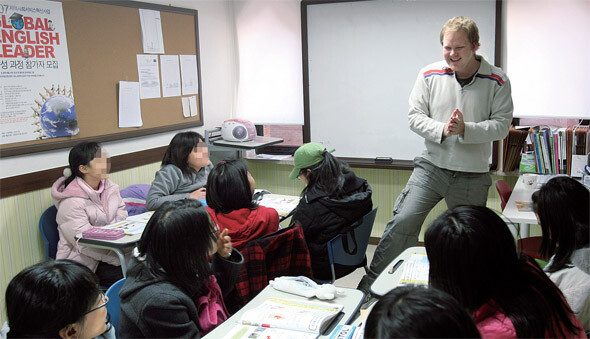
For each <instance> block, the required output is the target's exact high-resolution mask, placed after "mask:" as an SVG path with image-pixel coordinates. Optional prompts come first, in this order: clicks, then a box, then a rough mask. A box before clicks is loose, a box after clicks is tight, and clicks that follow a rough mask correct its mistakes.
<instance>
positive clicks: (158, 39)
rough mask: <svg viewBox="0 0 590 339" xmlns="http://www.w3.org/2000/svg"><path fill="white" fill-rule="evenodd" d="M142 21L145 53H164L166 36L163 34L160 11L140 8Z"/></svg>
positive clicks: (140, 19)
mask: <svg viewBox="0 0 590 339" xmlns="http://www.w3.org/2000/svg"><path fill="white" fill-rule="evenodd" d="M139 21H140V22H141V38H142V41H143V52H144V53H152V54H154V53H164V38H163V36H162V19H161V18H160V11H154V10H151V9H141V8H140V9H139Z"/></svg>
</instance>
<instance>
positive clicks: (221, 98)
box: [0, 0, 236, 178]
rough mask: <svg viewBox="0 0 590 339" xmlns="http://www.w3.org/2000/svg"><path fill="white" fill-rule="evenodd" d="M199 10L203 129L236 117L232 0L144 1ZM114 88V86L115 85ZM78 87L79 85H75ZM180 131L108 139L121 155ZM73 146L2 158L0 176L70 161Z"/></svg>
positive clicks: (161, 143) (164, 142) (110, 148)
mask: <svg viewBox="0 0 590 339" xmlns="http://www.w3.org/2000/svg"><path fill="white" fill-rule="evenodd" d="M144 2H151V3H157V4H162V5H172V6H176V7H185V8H190V9H196V10H198V11H199V38H200V56H201V81H202V84H203V88H202V93H201V95H202V102H203V120H204V126H202V127H199V128H196V129H194V130H195V131H197V132H201V133H202V132H203V131H204V130H205V129H211V128H213V127H215V126H219V125H221V123H222V122H223V121H224V120H227V119H229V118H231V117H232V112H233V110H234V91H235V85H236V80H235V79H236V66H235V65H236V62H235V61H236V60H235V56H236V52H235V41H234V30H233V27H234V24H233V12H232V11H233V10H232V7H231V3H230V2H229V1H183V0H168V1H156V0H152V1H144ZM113 90H114V89H113ZM74 91H75V88H74ZM179 100H180V99H179ZM177 132H178V131H173V132H167V133H159V134H155V135H149V136H145V137H139V138H132V139H125V140H119V141H113V142H107V143H104V144H103V145H104V146H105V147H106V149H107V150H108V152H109V154H110V155H120V154H126V153H131V152H136V151H139V150H145V149H151V148H155V147H160V146H164V145H167V144H168V143H169V142H170V139H171V138H172V136H174V134H176V133H177ZM68 152H69V149H61V150H54V151H49V152H39V153H33V154H29V155H21V156H14V157H9V158H1V159H0V178H6V177H11V176H15V175H20V174H25V173H33V172H37V171H41V170H45V169H50V168H55V167H60V166H64V165H67V158H68Z"/></svg>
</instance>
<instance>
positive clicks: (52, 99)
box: [0, 0, 79, 144]
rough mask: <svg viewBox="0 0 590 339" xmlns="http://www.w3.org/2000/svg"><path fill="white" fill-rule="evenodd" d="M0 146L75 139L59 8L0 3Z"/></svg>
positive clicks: (75, 123) (39, 3)
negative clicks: (42, 140)
mask: <svg viewBox="0 0 590 339" xmlns="http://www.w3.org/2000/svg"><path fill="white" fill-rule="evenodd" d="M0 132H1V133H0V134H1V137H0V144H9V143H14V142H21V141H28V140H36V139H45V138H57V137H64V136H71V135H75V134H78V133H79V129H78V121H77V119H76V109H75V105H74V93H73V90H72V77H71V75H70V60H69V56H68V45H67V40H66V31H65V25H64V18H63V11H62V5H61V3H59V2H54V1H19V0H0Z"/></svg>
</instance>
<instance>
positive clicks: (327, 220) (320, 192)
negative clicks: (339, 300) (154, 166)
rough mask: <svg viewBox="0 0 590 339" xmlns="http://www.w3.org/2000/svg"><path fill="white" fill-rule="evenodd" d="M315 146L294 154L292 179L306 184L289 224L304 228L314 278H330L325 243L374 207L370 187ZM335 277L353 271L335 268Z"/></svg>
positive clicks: (336, 266) (318, 146) (309, 146)
mask: <svg viewBox="0 0 590 339" xmlns="http://www.w3.org/2000/svg"><path fill="white" fill-rule="evenodd" d="M331 152H333V151H330V152H328V151H327V150H326V148H325V147H324V146H323V145H321V144H318V143H315V142H311V143H307V144H304V145H302V146H301V147H299V148H298V149H297V151H296V152H295V155H294V165H295V168H294V169H293V170H292V171H291V174H290V175H289V177H290V178H291V179H295V178H298V179H300V180H301V181H302V182H303V183H305V184H306V186H305V188H304V189H303V191H302V192H301V200H300V201H299V205H297V208H296V209H295V212H294V214H293V218H292V219H291V225H299V226H301V227H302V228H303V232H304V234H305V241H306V242H307V245H308V247H309V253H310V256H311V268H312V271H313V275H314V278H315V279H320V280H329V279H331V270H330V264H329V262H328V252H327V248H326V243H327V242H328V240H330V239H332V238H333V237H335V236H336V235H338V234H340V233H342V231H343V230H345V229H346V228H347V227H348V226H350V225H351V224H352V223H354V222H355V221H357V220H358V219H360V218H361V217H362V216H364V215H365V214H367V213H368V212H369V211H371V209H372V208H373V202H372V200H371V192H372V191H371V186H370V185H369V184H368V183H367V181H366V180H365V179H361V178H358V177H357V176H356V175H355V174H354V172H352V171H351V170H350V169H349V167H348V165H347V164H346V163H344V162H342V161H340V160H338V159H336V158H335V157H334V156H333V155H332V154H330V153H331ZM334 268H335V271H336V278H339V277H342V276H344V275H346V274H348V273H350V272H351V271H352V270H354V268H351V267H348V266H341V265H335V267H334Z"/></svg>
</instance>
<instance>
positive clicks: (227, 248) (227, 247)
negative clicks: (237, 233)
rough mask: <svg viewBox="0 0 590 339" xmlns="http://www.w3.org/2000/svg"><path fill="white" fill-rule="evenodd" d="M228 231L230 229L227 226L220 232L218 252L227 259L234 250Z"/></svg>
mask: <svg viewBox="0 0 590 339" xmlns="http://www.w3.org/2000/svg"><path fill="white" fill-rule="evenodd" d="M228 233H229V231H228V230H227V228H226V229H224V230H223V231H220V232H219V237H218V238H217V254H219V255H220V256H221V257H222V258H226V259H227V258H229V256H230V255H231V251H232V247H231V238H230V236H229V235H228Z"/></svg>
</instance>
